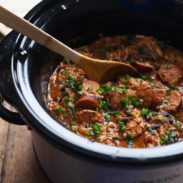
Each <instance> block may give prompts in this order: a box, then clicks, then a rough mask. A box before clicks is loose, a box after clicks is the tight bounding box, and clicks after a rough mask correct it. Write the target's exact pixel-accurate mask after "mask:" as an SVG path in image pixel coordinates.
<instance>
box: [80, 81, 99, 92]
mask: <svg viewBox="0 0 183 183" xmlns="http://www.w3.org/2000/svg"><path fill="white" fill-rule="evenodd" d="M99 88H100V84H99V83H98V82H96V81H92V80H85V81H83V90H84V91H88V92H89V91H96V90H98V89H99Z"/></svg>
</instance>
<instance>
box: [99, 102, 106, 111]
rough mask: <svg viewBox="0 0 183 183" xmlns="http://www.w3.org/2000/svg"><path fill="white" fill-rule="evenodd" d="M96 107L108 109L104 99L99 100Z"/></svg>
mask: <svg viewBox="0 0 183 183" xmlns="http://www.w3.org/2000/svg"><path fill="white" fill-rule="evenodd" d="M98 108H99V109H100V110H101V109H104V110H108V104H107V102H106V101H105V100H101V101H100V103H99V106H98Z"/></svg>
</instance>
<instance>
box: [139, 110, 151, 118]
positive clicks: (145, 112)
mask: <svg viewBox="0 0 183 183" xmlns="http://www.w3.org/2000/svg"><path fill="white" fill-rule="evenodd" d="M148 112H149V109H148V108H142V110H141V116H142V117H145V116H146V115H147V114H148Z"/></svg>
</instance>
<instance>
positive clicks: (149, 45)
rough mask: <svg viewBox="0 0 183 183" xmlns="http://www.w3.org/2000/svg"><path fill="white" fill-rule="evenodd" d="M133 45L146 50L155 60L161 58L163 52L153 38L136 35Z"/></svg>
mask: <svg viewBox="0 0 183 183" xmlns="http://www.w3.org/2000/svg"><path fill="white" fill-rule="evenodd" d="M133 45H134V46H136V47H138V48H142V49H144V50H146V51H147V52H148V53H149V54H150V55H151V56H152V58H153V59H155V60H157V59H158V58H162V57H163V52H162V50H161V48H160V46H159V45H158V42H157V41H156V39H155V38H153V37H149V36H143V35H137V36H136V37H135V39H134V42H133Z"/></svg>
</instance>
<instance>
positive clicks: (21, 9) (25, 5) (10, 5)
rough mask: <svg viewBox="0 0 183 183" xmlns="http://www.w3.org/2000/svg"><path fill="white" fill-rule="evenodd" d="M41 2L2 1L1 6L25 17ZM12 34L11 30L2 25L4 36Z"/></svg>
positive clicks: (0, 26)
mask: <svg viewBox="0 0 183 183" xmlns="http://www.w3.org/2000/svg"><path fill="white" fill-rule="evenodd" d="M40 1H41V0H0V5H2V6H4V7H5V8H7V9H9V10H11V11H13V12H14V13H16V14H17V15H19V16H21V17H23V16H24V15H25V14H26V13H27V12H28V11H29V10H30V9H32V7H33V6H35V4H37V3H39V2H40ZM9 32H10V29H9V28H7V27H5V26H4V25H2V24H1V23H0V34H1V36H2V34H3V35H6V34H7V33H9Z"/></svg>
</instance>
